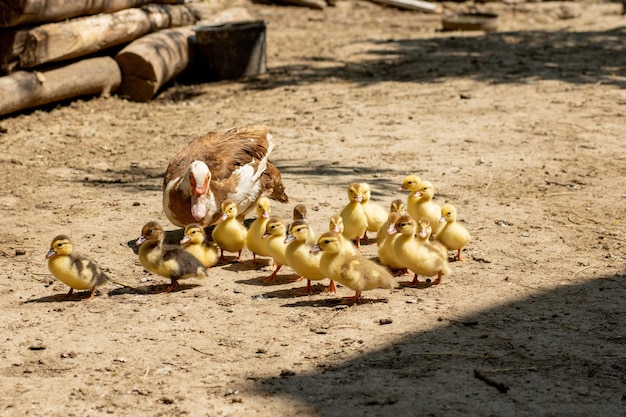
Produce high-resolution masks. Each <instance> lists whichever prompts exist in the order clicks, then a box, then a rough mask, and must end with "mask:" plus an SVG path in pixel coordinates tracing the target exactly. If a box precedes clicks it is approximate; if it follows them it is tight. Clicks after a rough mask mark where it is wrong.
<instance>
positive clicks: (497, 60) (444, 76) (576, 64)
mask: <svg viewBox="0 0 626 417" xmlns="http://www.w3.org/2000/svg"><path fill="white" fill-rule="evenodd" d="M360 43H363V44H370V45H372V48H371V50H369V51H365V52H364V54H367V55H375V56H377V58H374V59H366V60H362V61H360V62H341V61H336V60H335V59H333V58H332V57H301V58H300V59H301V60H304V61H306V60H308V61H309V62H310V65H285V66H281V67H272V68H269V74H268V75H267V76H265V77H259V78H256V79H253V80H249V81H248V84H247V88H249V89H255V90H265V89H275V88H283V87H288V86H297V85H307V84H314V83H316V82H320V81H323V80H326V79H328V78H338V79H343V80H348V81H352V82H356V83H360V84H363V85H369V84H375V83H378V82H382V81H396V82H416V81H417V82H430V83H437V82H445V81H446V80H448V79H452V78H469V79H474V80H477V81H483V82H490V83H498V84H506V83H516V82H532V81H533V80H536V79H543V80H560V81H565V82H569V83H572V84H595V83H603V84H609V85H615V86H618V87H621V88H624V87H626V79H625V77H626V27H622V28H617V29H612V30H608V31H598V32H566V31H555V32H545V31H517V32H494V33H488V34H484V35H482V36H455V35H454V34H450V35H449V36H446V37H433V38H425V39H399V40H389V41H380V40H368V39H365V40H363V41H361V42H360ZM321 60H323V61H325V65H324V67H322V68H317V67H316V66H315V63H316V62H319V61H321ZM329 63H330V64H331V65H329ZM332 63H335V64H336V65H334V66H333V65H332Z"/></svg>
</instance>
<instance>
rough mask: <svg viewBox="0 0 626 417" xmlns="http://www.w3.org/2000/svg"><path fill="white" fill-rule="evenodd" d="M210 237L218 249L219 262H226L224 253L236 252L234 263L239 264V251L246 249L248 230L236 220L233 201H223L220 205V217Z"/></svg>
mask: <svg viewBox="0 0 626 417" xmlns="http://www.w3.org/2000/svg"><path fill="white" fill-rule="evenodd" d="M211 236H212V237H213V240H214V241H215V243H217V246H219V247H220V261H222V262H225V261H226V258H224V251H227V252H237V259H235V262H239V260H240V258H241V251H242V250H243V249H244V248H245V247H246V237H247V236H248V229H246V226H244V225H243V223H242V222H241V221H240V220H239V219H237V203H235V202H234V201H233V200H225V201H224V202H223V203H222V217H221V218H220V222H219V223H217V224H216V225H215V228H214V229H213V232H212V233H211Z"/></svg>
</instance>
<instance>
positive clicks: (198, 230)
mask: <svg viewBox="0 0 626 417" xmlns="http://www.w3.org/2000/svg"><path fill="white" fill-rule="evenodd" d="M180 244H181V245H182V248H183V249H184V250H186V251H187V252H189V253H190V254H192V255H193V256H195V257H196V258H198V260H199V261H200V262H201V263H202V265H204V267H205V268H210V267H212V266H215V265H216V264H217V261H218V259H219V255H218V248H217V245H216V244H215V242H207V241H206V234H205V233H204V228H203V227H202V226H200V224H199V223H191V224H188V225H187V226H185V235H184V236H183V238H182V239H181V241H180Z"/></svg>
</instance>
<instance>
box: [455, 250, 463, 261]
mask: <svg viewBox="0 0 626 417" xmlns="http://www.w3.org/2000/svg"><path fill="white" fill-rule="evenodd" d="M456 258H457V259H458V260H459V261H462V260H463V259H461V249H459V250H458V251H457V253H456Z"/></svg>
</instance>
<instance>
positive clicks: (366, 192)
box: [360, 182, 388, 242]
mask: <svg viewBox="0 0 626 417" xmlns="http://www.w3.org/2000/svg"><path fill="white" fill-rule="evenodd" d="M360 185H361V189H362V190H363V198H362V200H361V206H362V207H363V212H364V213H365V217H366V218H367V228H366V230H365V233H364V234H363V237H362V239H363V240H364V241H366V242H367V241H368V237H367V232H378V231H379V230H380V228H381V227H382V226H383V224H384V223H385V222H386V221H387V214H388V213H387V210H385V208H384V207H382V206H380V205H378V204H376V203H374V202H372V201H370V200H371V198H372V189H371V188H370V186H369V184H368V183H365V182H362V183H361V184H360Z"/></svg>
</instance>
